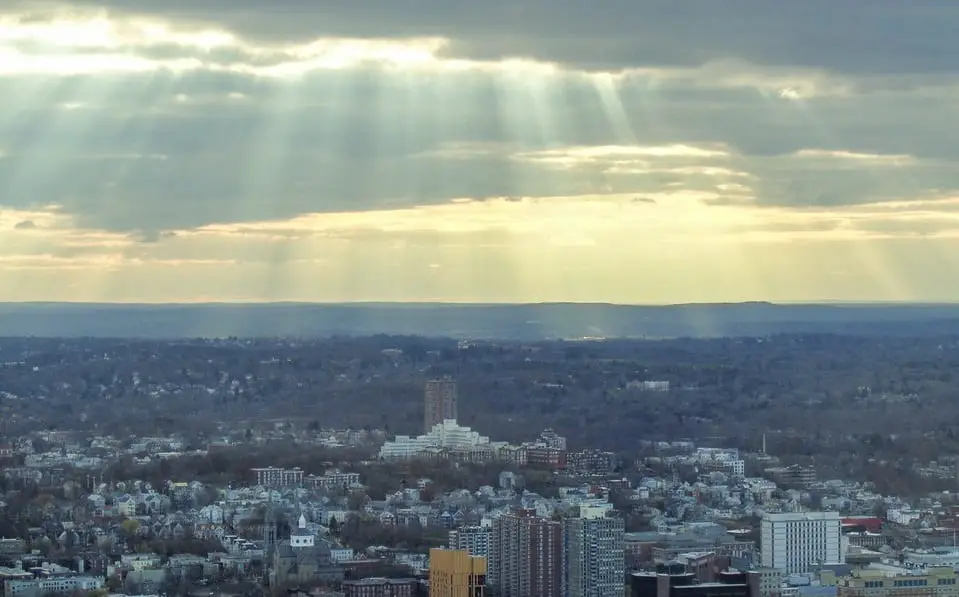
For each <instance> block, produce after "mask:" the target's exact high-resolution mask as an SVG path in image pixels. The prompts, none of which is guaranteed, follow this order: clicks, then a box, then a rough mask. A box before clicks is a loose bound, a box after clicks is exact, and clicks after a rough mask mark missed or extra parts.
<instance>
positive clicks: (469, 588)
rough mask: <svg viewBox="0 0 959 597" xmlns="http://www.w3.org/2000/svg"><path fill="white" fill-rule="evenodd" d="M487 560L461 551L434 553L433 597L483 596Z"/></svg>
mask: <svg viewBox="0 0 959 597" xmlns="http://www.w3.org/2000/svg"><path fill="white" fill-rule="evenodd" d="M485 591H486V558H483V557H477V556H471V555H470V554H469V553H468V552H466V551H462V550H458V549H431V550H430V597H483V595H484V593H485Z"/></svg>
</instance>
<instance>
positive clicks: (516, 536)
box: [487, 510, 563, 597]
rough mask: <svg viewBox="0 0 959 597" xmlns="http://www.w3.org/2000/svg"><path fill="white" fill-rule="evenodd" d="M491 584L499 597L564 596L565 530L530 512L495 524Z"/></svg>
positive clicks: (514, 515) (511, 516)
mask: <svg viewBox="0 0 959 597" xmlns="http://www.w3.org/2000/svg"><path fill="white" fill-rule="evenodd" d="M490 559H491V560H492V561H493V563H492V565H491V568H492V569H493V570H494V572H495V574H496V576H495V577H494V576H490V577H489V578H488V581H487V582H488V584H489V585H490V586H491V587H496V588H497V590H498V592H497V594H498V595H499V596H500V597H533V596H535V597H562V596H563V526H562V524H561V523H559V522H556V521H554V520H549V519H546V518H540V517H538V516H536V515H535V514H534V513H532V512H530V511H525V510H521V511H518V512H515V513H511V514H506V515H504V516H501V517H499V518H497V519H496V520H495V521H494V522H493V529H492V536H491V541H490Z"/></svg>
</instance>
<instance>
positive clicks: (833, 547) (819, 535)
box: [760, 512, 846, 574]
mask: <svg viewBox="0 0 959 597" xmlns="http://www.w3.org/2000/svg"><path fill="white" fill-rule="evenodd" d="M760 541H761V544H760V548H761V550H762V551H761V558H760V560H761V565H762V567H763V568H778V569H779V570H782V571H784V572H785V573H786V574H796V573H805V572H811V571H815V570H816V569H817V568H818V567H819V566H820V565H822V564H841V563H843V562H845V559H846V554H845V553H844V550H843V546H842V525H841V523H840V520H839V513H838V512H794V513H793V512H790V513H780V514H766V515H765V516H763V519H762V527H761V534H760Z"/></svg>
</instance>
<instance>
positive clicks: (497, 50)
mask: <svg viewBox="0 0 959 597" xmlns="http://www.w3.org/2000/svg"><path fill="white" fill-rule="evenodd" d="M261 4H262V3H259V2H254V0H235V1H234V2H233V3H232V4H231V10H229V11H224V10H223V7H222V3H221V2H214V1H213V0H194V1H192V2H168V1H161V0H96V1H94V0H77V1H74V2H69V3H67V2H57V1H55V0H8V1H7V2H4V3H3V8H2V9H0V97H2V98H3V104H4V110H2V111H0V179H2V180H4V185H3V188H2V189H0V241H3V242H2V245H0V255H6V257H8V258H9V259H14V258H16V259H20V260H21V261H20V262H19V263H20V265H21V266H23V267H27V266H26V265H24V264H26V263H34V262H29V261H24V260H28V259H41V260H42V259H47V257H43V256H44V255H47V256H50V258H52V259H54V261H49V260H48V262H49V263H65V261H57V260H67V261H69V260H71V259H75V260H78V263H79V262H83V263H86V264H87V265H84V267H91V268H105V267H107V265H106V264H107V263H110V264H114V265H110V267H114V268H115V267H121V268H122V267H126V266H129V267H136V268H139V270H138V271H140V270H143V271H145V270H148V269H150V268H161V267H163V266H164V264H180V265H181V266H182V267H184V268H186V269H184V270H183V271H188V270H189V271H197V272H199V271H201V270H202V271H204V272H205V271H206V270H208V269H210V266H209V264H207V263H206V261H207V260H212V261H213V262H217V263H221V264H223V267H224V268H228V269H229V268H233V269H231V270H230V271H234V272H239V271H240V269H242V268H253V269H256V268H266V267H268V266H269V267H281V266H282V267H286V266H287V265H289V267H295V268H307V267H317V268H324V271H327V272H328V273H329V272H331V271H339V270H337V268H340V267H342V264H343V263H345V261H350V260H356V261H358V262H361V263H364V264H370V263H373V264H375V263H380V262H383V261H384V260H386V259H387V258H388V256H390V255H392V254H394V253H396V254H402V255H405V257H403V259H407V260H408V264H409V267H411V268H412V269H413V270H415V271H421V270H422V271H427V270H431V268H430V264H436V265H439V266H440V267H439V268H434V269H436V270H438V271H441V272H443V274H444V275H452V274H448V272H454V271H457V270H456V266H457V263H458V264H459V266H461V267H462V266H463V264H464V263H467V262H466V261H463V262H456V260H455V259H452V258H450V259H451V261H443V260H441V259H439V258H438V257H437V256H436V254H437V253H439V252H444V251H450V252H452V254H455V255H460V252H462V255H461V256H460V257H457V259H462V260H467V253H468V251H469V249H470V248H473V249H476V250H477V251H483V252H485V254H486V257H484V259H488V260H489V262H488V263H486V264H485V266H489V264H491V263H494V262H495V263H496V264H498V265H497V271H502V270H505V269H508V268H506V265H505V263H506V262H509V261H510V260H514V261H517V262H519V263H527V265H528V266H529V268H531V270H534V271H538V269H540V268H542V267H543V260H544V259H546V256H545V255H547V254H546V253H543V250H542V249H540V248H539V247H540V246H542V247H549V250H550V251H554V252H561V253H562V252H565V251H569V252H575V251H579V252H580V254H581V255H584V256H585V255H592V256H594V257H596V258H597V259H599V258H600V257H602V258H610V256H611V255H624V254H634V253H636V252H637V251H647V250H648V251H650V253H651V254H654V253H658V252H659V251H658V249H656V246H654V245H655V243H659V244H663V243H673V245H678V244H679V243H687V244H689V246H691V247H705V246H708V244H709V243H720V244H722V245H723V246H724V247H727V248H726V249H723V250H724V251H726V250H728V251H730V253H729V254H726V255H725V256H726V257H727V258H729V259H731V260H734V261H735V260H737V259H738V260H739V261H740V262H742V261H743V258H742V257H741V256H738V254H737V253H736V252H735V250H734V248H729V247H735V246H741V247H747V246H753V245H755V244H763V243H766V244H773V245H776V246H779V247H781V246H782V245H784V244H788V243H799V244H803V246H807V248H808V246H809V245H810V243H818V244H820V245H821V244H824V243H840V242H849V243H860V242H870V243H873V242H874V243H893V242H906V241H907V240H908V241H910V242H912V241H916V240H923V241H934V242H936V243H945V242H947V241H948V240H949V239H951V238H953V237H954V236H955V226H954V224H955V222H954V221H953V216H954V213H955V212H956V209H955V204H954V201H955V197H959V167H957V166H959V145H957V144H956V143H955V138H956V135H957V133H959V119H957V118H956V111H955V106H956V100H957V98H959V85H957V84H956V80H957V79H956V75H957V74H959V73H957V69H959V66H957V65H956V63H955V61H953V60H950V59H949V57H950V56H951V55H953V54H955V53H956V50H959V40H957V38H956V37H955V35H954V31H955V30H956V29H957V27H959V5H957V4H955V3H954V2H949V1H947V0H922V1H919V2H913V3H911V4H910V8H909V10H908V11H903V10H902V7H901V3H900V2H897V1H895V0H875V1H874V2H870V3H868V6H860V5H854V4H851V3H849V4H836V3H828V4H827V3H826V2H825V0H811V1H809V2H801V3H800V2H793V3H785V4H781V5H780V4H775V5H773V4H770V3H769V2H767V1H765V0H730V1H728V2H723V3H702V2H693V1H692V0H683V1H679V2H671V3H662V2H653V1H652V0H631V1H627V0H608V1H607V2H603V3H600V4H596V3H585V2H582V1H580V0H573V1H570V2H564V3H560V4H557V3H555V2H547V1H546V0H529V1H527V2H523V3H516V2H507V1H506V0H491V1H490V2H483V3H467V2H462V1H448V0H444V1H442V2H441V1H440V0H423V1H421V2H417V3H415V4H413V3H403V2H386V1H385V0H369V1H364V2H361V3H356V2H354V3H349V2H325V3H319V4H317V3H314V2H307V1H306V0H276V2H275V3H274V4H272V5H271V10H269V11H264V10H263V9H262V6H261ZM823 15H828V18H824V17H823ZM27 222H30V223H32V224H33V226H32V227H31V226H30V225H29V224H27ZM950 242H951V241H950ZM534 243H540V244H539V245H536V244H534ZM886 246H890V245H886ZM910 246H913V245H910ZM914 246H919V245H914ZM937 246H945V245H937ZM614 249H615V250H614ZM702 250H703V251H707V249H702ZM742 250H746V249H745V248H744V249H742ZM779 250H785V249H781V248H780V249H779ZM391 251H393V252H394V253H391ZM431 251H432V252H433V253H434V254H433V255H429V252H431ZM690 251H692V249H690V250H689V251H685V252H683V253H682V254H683V255H686V256H687V257H688V258H689V259H690V260H692V261H690V263H695V262H696V259H700V258H701V257H699V256H697V255H696V254H694V253H692V252H690ZM717 254H718V253H717ZM797 254H798V253H797ZM807 254H809V255H811V254H812V253H811V252H810V253H807ZM504 255H509V257H508V258H507V257H504ZM528 255H541V257H536V258H534V257H528ZM414 256H415V257H414ZM584 258H585V257H584ZM536 259H540V261H536ZM637 259H638V258H637ZM84 260H86V261H84ZM524 260H528V261H524ZM454 262H456V263H454ZM13 263H14V262H13V261H8V262H7V265H8V266H10V267H13ZM35 263H40V262H39V261H37V262H35ZM404 263H406V262H404ZM637 263H639V262H637ZM117 264H120V265H117ZM123 264H126V265H123ZM283 264H286V265H283ZM581 265H582V264H580V265H575V260H572V261H570V260H568V259H567V260H566V261H564V267H567V266H568V267H570V268H573V269H575V268H576V267H580V266H581ZM485 266H484V267H485ZM18 267H19V266H18ZM37 267H38V268H39V267H40V265H37ZM516 267H517V268H518V270H521V271H526V272H527V273H529V271H528V270H523V269H522V267H520V266H518V265H517V266H516ZM523 267H525V266H523ZM583 267H585V266H583ZM644 267H645V266H644ZM770 267H772V266H770ZM191 268H192V269H191ZM238 268H239V269H238ZM48 269H50V268H48ZM18 271H20V270H18ZM23 271H25V270H23ZM113 271H116V270H113ZM296 271H302V270H296ZM343 271H346V270H343ZM764 271H765V270H764ZM244 272H245V274H244V275H246V274H248V273H249V271H247V270H244ZM203 275H207V274H205V273H204V274H203ZM224 275H227V274H224ZM229 275H233V274H229ZM236 275H237V278H236V279H237V280H241V279H242V278H243V276H242V275H240V274H239V273H237V274H236ZM329 275H333V274H332V273H329ZM343 275H344V276H345V275H346V273H343ZM770 275H772V274H770ZM517 276H518V278H521V276H519V274H517ZM435 278H438V276H435V275H434V276H433V279H435ZM131 279H133V278H131ZM434 282H435V280H434ZM44 283H47V282H44ZM50 283H52V282H50ZM423 283H424V284H426V282H425V281H424V282H423ZM431 283H432V282H431ZM510 283H512V284H520V283H521V282H520V281H518V279H517V280H514V281H512V282H510ZM823 283H824V284H825V282H823ZM38 284H39V282H38ZM464 284H465V282H464ZM757 284H758V282H757ZM470 287H471V288H474V287H473V286H470ZM757 288H758V286H757ZM208 290H209V289H207V290H204V291H203V292H204V293H206V294H209V292H208ZM435 290H436V289H435V288H434V289H431V290H430V293H431V294H430V296H437V294H436V292H435ZM474 290H475V291H476V292H479V291H478V290H476V289H475V288H474ZM484 296H485V295H484Z"/></svg>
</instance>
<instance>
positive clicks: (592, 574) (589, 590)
mask: <svg viewBox="0 0 959 597" xmlns="http://www.w3.org/2000/svg"><path fill="white" fill-rule="evenodd" d="M586 512H587V513H591V514H587V515H585V516H584V515H583V514H581V515H580V516H578V517H574V518H567V519H566V520H564V521H563V570H564V587H565V590H564V591H563V594H564V596H565V597H620V596H621V595H622V594H623V586H624V585H625V582H626V551H625V545H626V544H625V531H626V528H625V525H624V522H623V519H622V518H620V517H618V516H605V515H604V514H605V513H596V512H591V511H590V510H586Z"/></svg>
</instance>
